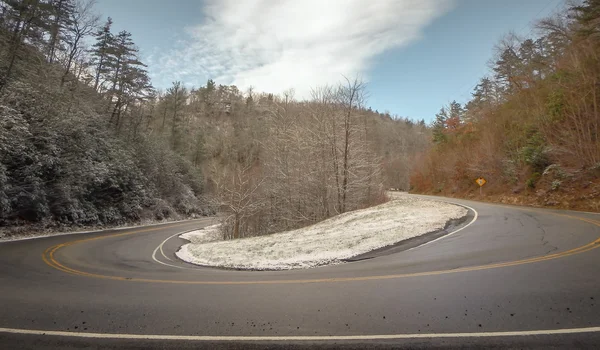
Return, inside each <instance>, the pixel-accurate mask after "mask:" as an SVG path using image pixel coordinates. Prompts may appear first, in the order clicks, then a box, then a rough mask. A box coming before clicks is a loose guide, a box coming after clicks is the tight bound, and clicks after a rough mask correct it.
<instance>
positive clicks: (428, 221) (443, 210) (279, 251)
mask: <svg viewBox="0 0 600 350" xmlns="http://www.w3.org/2000/svg"><path fill="white" fill-rule="evenodd" d="M467 212H468V210H467V209H465V208H464V207H462V206H459V205H454V204H449V203H445V202H440V201H435V200H428V199H421V198H417V197H413V196H398V197H396V199H395V200H392V201H390V202H387V203H384V204H381V205H378V206H375V207H371V208H367V209H362V210H355V211H352V212H347V213H344V214H341V215H338V216H335V217H332V218H330V219H327V220H324V221H321V222H319V223H317V224H314V225H311V226H307V227H304V228H301V229H296V230H292V231H287V232H281V233H275V234H271V235H265V236H258V237H251V238H243V239H237V240H222V239H221V237H222V235H221V234H220V231H219V227H218V225H215V226H210V227H207V228H205V229H202V230H198V231H193V232H188V233H185V234H182V235H181V236H180V237H181V238H183V239H186V240H188V241H190V243H188V244H185V245H183V246H182V247H181V248H180V249H179V251H178V252H177V253H176V255H177V257H179V258H180V259H182V260H184V261H186V262H189V263H192V264H196V265H202V266H211V267H220V268H230V269H244V270H289V269H305V268H311V267H317V266H324V265H332V264H340V263H343V262H344V260H346V259H349V258H352V257H355V256H358V255H361V254H365V253H368V252H371V251H373V250H376V249H380V248H383V247H387V246H391V245H394V244H397V243H399V242H402V241H404V240H407V239H410V238H414V237H417V236H421V235H424V234H427V233H431V232H436V231H440V230H442V229H444V227H445V226H446V224H447V223H448V222H450V221H452V220H458V219H461V218H464V217H465V216H466V215H467Z"/></svg>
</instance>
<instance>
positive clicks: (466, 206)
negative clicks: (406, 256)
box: [407, 201, 479, 251]
mask: <svg viewBox="0 0 600 350" xmlns="http://www.w3.org/2000/svg"><path fill="white" fill-rule="evenodd" d="M443 202H445V203H449V204H454V205H458V206H461V207H464V208H467V209H470V210H472V211H473V213H475V215H474V216H473V220H471V222H469V223H468V224H466V225H465V226H463V227H461V228H459V229H458V230H455V231H452V232H450V233H448V234H447V235H443V236H441V237H438V238H436V239H434V240H432V241H429V242H425V243H423V244H421V245H418V246H416V247H412V248H410V249H408V250H407V251H409V250H413V249H417V248H419V247H423V246H426V245H428V244H430V243H433V242H437V241H439V240H440V239H444V238H447V237H450V236H452V235H453V234H455V233H458V232H460V231H462V230H464V229H466V228H467V227H469V226H471V225H472V224H473V223H474V222H475V221H476V220H477V218H478V217H479V213H478V212H477V210H475V209H474V208H471V207H470V206H468V205H464V204H459V203H455V202H449V201H443Z"/></svg>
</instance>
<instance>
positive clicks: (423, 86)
mask: <svg viewBox="0 0 600 350" xmlns="http://www.w3.org/2000/svg"><path fill="white" fill-rule="evenodd" d="M561 4H562V0H503V1H495V0H370V1H369V0H205V1H200V0H170V1H167V0H163V1H160V0H126V1H123V0H97V6H96V8H97V11H98V12H99V13H101V14H102V15H103V16H104V17H107V16H111V17H112V18H113V20H114V30H115V31H118V30H128V31H130V32H131V33H132V35H133V38H134V41H135V42H136V43H137V44H138V46H139V47H140V50H141V52H142V57H143V59H144V61H145V62H146V63H147V64H148V65H149V70H150V73H151V77H152V79H153V83H154V85H155V86H156V87H158V88H166V87H168V86H169V85H170V84H171V82H172V81H175V80H181V81H182V82H184V83H185V84H186V85H188V86H190V87H191V86H201V85H204V84H205V83H206V80H207V79H209V78H211V79H214V80H215V81H216V82H217V83H219V84H235V85H237V86H238V87H239V88H240V89H241V90H245V89H247V88H248V87H250V86H252V87H254V88H255V90H259V91H266V92H274V93H280V92H282V91H284V90H286V89H289V88H293V89H294V90H295V91H296V96H297V97H299V98H305V97H308V96H309V93H310V89H311V88H312V87H315V86H319V85H323V84H332V83H336V82H339V81H340V80H341V79H343V76H349V77H354V76H359V77H361V78H362V79H363V80H365V81H366V82H367V83H368V90H369V96H370V97H369V105H370V106H371V107H372V108H373V109H378V110H379V111H385V110H388V111H390V112H391V113H392V114H398V115H401V116H409V117H412V118H418V119H421V118H424V119H426V120H431V119H432V118H433V115H434V114H435V113H436V112H437V110H439V108H440V107H441V106H442V105H443V104H446V103H448V102H449V101H451V100H454V99H456V100H459V101H465V100H466V99H467V98H468V96H469V92H470V90H471V88H472V87H473V86H474V85H475V84H476V83H477V80H478V78H479V77H480V76H482V75H483V74H485V73H486V69H487V61H488V60H489V58H490V57H491V55H492V48H493V46H494V44H495V42H496V41H497V40H498V39H499V38H501V37H502V35H503V34H504V33H506V32H508V31H510V30H513V31H516V32H518V33H521V34H528V33H530V32H531V31H530V28H529V24H531V23H532V22H533V21H534V20H535V19H536V18H539V17H542V16H545V15H547V14H548V13H550V12H551V11H553V10H555V9H557V7H558V6H560V5H561Z"/></svg>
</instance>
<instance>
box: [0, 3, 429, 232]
mask: <svg viewBox="0 0 600 350" xmlns="http://www.w3.org/2000/svg"><path fill="white" fill-rule="evenodd" d="M112 26H113V21H112V20H111V19H110V18H108V19H106V20H102V21H101V20H100V17H99V16H98V15H97V14H95V13H94V9H93V2H91V1H86V0H3V1H0V114H1V115H0V226H2V227H12V228H19V227H24V226H26V227H40V228H56V227H65V226H90V225H113V224H122V223H129V222H140V221H142V220H160V219H166V218H187V217H190V216H195V215H211V214H214V213H215V212H217V211H220V212H223V213H224V214H225V215H224V219H223V223H224V225H223V228H224V230H223V231H224V235H225V236H226V237H227V238H240V237H247V236H253V235H260V234H267V233H271V232H275V231H279V230H286V229H291V228H297V227H301V226H304V225H309V224H312V223H315V222H317V221H319V220H323V219H325V218H327V217H330V216H333V215H336V214H339V213H343V212H346V211H349V210H354V209H359V208H363V207H367V206H370V205H373V204H376V203H380V202H382V201H384V200H385V194H384V190H385V189H388V188H399V189H408V186H409V176H410V171H411V162H412V160H413V158H414V157H416V156H417V154H418V152H419V151H420V150H421V149H423V148H424V147H426V145H427V144H428V142H429V141H428V139H429V137H430V132H431V131H430V128H429V127H428V126H426V125H425V122H424V121H419V122H414V121H412V120H410V119H407V118H400V117H397V116H391V115H390V114H389V113H387V112H385V113H380V112H378V111H373V110H371V109H370V108H369V107H368V106H367V100H366V96H367V91H366V85H365V84H364V83H363V82H361V81H360V80H358V79H345V78H343V77H340V81H341V83H339V84H337V85H332V86H322V87H316V88H315V89H314V90H313V93H312V96H311V97H310V98H308V99H297V98H295V96H294V91H293V90H288V91H286V92H284V93H282V94H279V95H274V94H270V93H265V92H257V91H255V90H254V89H253V88H248V89H246V90H245V91H240V90H239V89H238V88H237V87H236V86H233V85H222V84H218V83H217V82H215V81H213V80H211V79H208V81H206V82H203V83H199V82H188V83H187V84H186V83H185V82H181V81H175V82H173V84H172V85H171V86H170V87H168V88H166V89H157V88H155V87H153V86H152V83H151V79H150V78H149V74H148V69H149V67H147V66H146V64H144V63H143V60H142V58H141V57H140V54H139V51H138V48H137V47H136V45H135V43H134V42H133V40H132V35H131V33H129V32H127V31H121V32H118V33H114V32H113V30H112ZM88 43H91V44H88ZM290 85H293V82H290ZM193 86H195V87H193Z"/></svg>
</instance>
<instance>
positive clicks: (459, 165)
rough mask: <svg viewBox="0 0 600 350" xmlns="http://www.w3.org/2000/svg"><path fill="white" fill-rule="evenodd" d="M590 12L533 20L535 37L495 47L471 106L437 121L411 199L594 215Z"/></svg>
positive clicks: (575, 10) (598, 63)
mask: <svg viewBox="0 0 600 350" xmlns="http://www.w3.org/2000/svg"><path fill="white" fill-rule="evenodd" d="M599 12H600V2H598V1H593V0H588V1H585V2H583V3H582V5H581V6H575V7H571V8H568V9H565V10H564V11H562V12H560V13H558V14H556V15H555V16H553V17H551V18H547V19H544V20H542V21H540V22H539V23H538V24H537V26H536V28H535V29H536V31H537V32H539V33H540V35H539V36H538V37H533V38H519V37H516V36H515V35H508V36H507V37H506V38H504V39H503V40H502V41H501V42H500V43H498V45H497V46H496V48H497V50H496V56H495V57H494V58H493V59H492V60H491V62H492V70H491V72H490V74H489V75H487V76H485V77H484V78H482V79H481V80H480V82H479V84H478V85H477V86H476V87H475V89H474V91H473V93H472V99H471V100H470V101H469V102H468V103H466V104H465V105H464V106H462V105H461V104H459V103H456V102H453V103H451V104H450V105H449V106H445V107H444V108H442V110H441V111H440V113H438V115H437V116H436V120H435V121H434V123H433V145H432V146H431V148H430V149H429V150H428V151H427V152H426V153H425V154H424V155H423V157H422V158H421V159H420V161H419V162H418V164H417V165H416V166H415V169H414V171H413V172H412V176H411V186H412V190H413V191H414V192H418V193H431V194H440V195H446V196H456V197H466V198H475V199H483V200H491V201H499V202H504V203H514V204H528V205H536V206H549V207H558V208H569V209H581V210H593V211H598V210H600V179H599V176H600V172H599V171H598V169H600V139H599V137H600V134H599V133H598V130H599V125H600V111H599V110H598V105H599V102H600V100H599V96H600V85H599V83H598V82H599V81H600V55H599V54H600V37H599V34H600V32H599V30H600V27H598V25H597V23H598V21H597V14H598V13H599ZM478 177H484V178H485V179H486V180H487V181H488V183H487V184H486V185H485V186H484V188H483V196H480V195H479V189H478V186H477V185H476V184H475V182H474V180H475V179H476V178H478Z"/></svg>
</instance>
